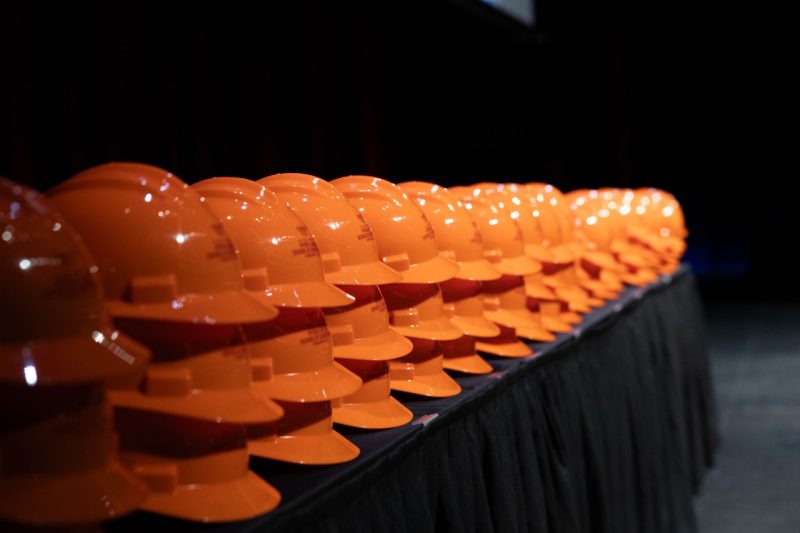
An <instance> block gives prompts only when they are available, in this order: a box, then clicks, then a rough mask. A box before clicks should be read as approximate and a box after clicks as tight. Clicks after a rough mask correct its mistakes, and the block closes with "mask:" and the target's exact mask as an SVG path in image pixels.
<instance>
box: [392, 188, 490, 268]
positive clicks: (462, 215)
mask: <svg viewBox="0 0 800 533" xmlns="http://www.w3.org/2000/svg"><path fill="white" fill-rule="evenodd" d="M398 187H399V188H400V189H401V190H402V191H403V192H404V193H405V194H406V195H407V196H408V197H409V198H411V199H412V200H414V201H415V202H416V203H417V205H418V206H419V208H420V209H422V212H423V213H425V217H426V218H427V219H428V220H429V221H430V223H431V225H432V226H433V229H434V231H435V233H436V242H437V244H438V245H439V253H440V254H441V255H443V256H445V257H447V258H449V259H452V260H454V261H456V262H457V263H458V273H457V274H456V276H455V277H456V278H460V279H468V280H473V281H481V280H490V279H498V278H499V277H500V275H501V274H500V272H498V271H497V270H496V269H495V268H494V267H493V266H492V264H491V263H490V262H489V261H487V260H486V258H485V257H484V255H483V237H481V233H480V231H478V226H477V225H476V224H475V221H474V220H473V219H472V216H471V215H470V214H469V212H467V210H466V209H465V208H464V206H463V205H462V204H461V201H460V200H458V198H456V197H455V196H453V195H452V194H450V193H449V192H448V191H447V189H445V188H443V187H439V186H438V185H434V184H433V183H426V182H422V181H408V182H405V183H401V184H399V185H398Z"/></svg>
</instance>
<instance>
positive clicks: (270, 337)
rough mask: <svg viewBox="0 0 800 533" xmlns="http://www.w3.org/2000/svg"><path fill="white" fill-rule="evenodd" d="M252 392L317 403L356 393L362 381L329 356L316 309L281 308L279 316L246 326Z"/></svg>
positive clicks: (322, 320) (327, 338) (329, 344)
mask: <svg viewBox="0 0 800 533" xmlns="http://www.w3.org/2000/svg"><path fill="white" fill-rule="evenodd" d="M244 332H245V335H246V336H247V339H248V341H249V344H248V347H249V349H250V353H251V356H252V358H251V364H252V367H253V383H252V387H253V390H254V391H255V392H256V393H257V394H259V395H261V396H263V397H266V398H272V399H274V400H279V401H282V402H298V403H303V402H321V401H326V400H331V399H335V398H342V397H344V396H348V395H350V394H353V393H354V392H356V391H357V390H358V389H359V387H360V386H361V380H360V379H359V378H358V376H356V375H355V374H353V373H352V372H350V371H349V370H347V369H346V368H344V367H343V366H342V365H340V364H339V363H337V362H335V361H334V360H333V345H332V342H331V334H330V331H329V330H328V327H327V325H326V323H325V317H324V316H323V314H322V310H321V309H319V308H292V307H282V308H281V309H280V314H279V315H278V318H276V319H274V320H272V321H270V322H265V323H263V324H258V325H256V324H249V325H246V326H244Z"/></svg>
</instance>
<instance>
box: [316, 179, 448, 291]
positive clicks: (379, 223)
mask: <svg viewBox="0 0 800 533" xmlns="http://www.w3.org/2000/svg"><path fill="white" fill-rule="evenodd" d="M331 183H332V184H333V185H334V186H335V187H336V188H337V189H339V191H341V192H342V194H344V196H345V198H347V200H348V201H349V202H350V203H351V204H353V206H355V208H356V209H358V211H359V212H360V213H361V215H362V216H363V217H364V219H365V220H366V221H367V224H369V227H370V228H371V229H372V234H373V235H374V236H375V242H376V243H377V245H378V254H379V255H380V258H381V260H382V261H383V262H384V263H385V264H387V265H389V266H390V267H392V268H393V269H395V270H396V271H398V272H399V273H400V274H401V276H402V277H403V278H402V280H401V281H400V283H438V282H440V281H444V280H447V279H450V278H452V277H454V276H455V275H456V274H457V273H458V264H457V263H456V262H455V261H452V260H450V259H447V258H445V257H442V256H441V255H439V249H438V246H437V244H436V234H435V233H434V230H433V227H432V226H431V224H430V222H428V219H427V218H426V217H425V215H424V214H423V212H422V211H421V210H420V209H419V207H417V204H416V203H415V202H413V201H412V200H410V199H409V198H408V197H407V196H406V195H404V194H403V192H402V191H401V190H400V189H398V188H397V187H396V186H395V185H393V184H391V183H389V182H388V181H386V180H383V179H380V178H374V177H371V176H347V177H344V178H339V179H336V180H333V181H332V182H331Z"/></svg>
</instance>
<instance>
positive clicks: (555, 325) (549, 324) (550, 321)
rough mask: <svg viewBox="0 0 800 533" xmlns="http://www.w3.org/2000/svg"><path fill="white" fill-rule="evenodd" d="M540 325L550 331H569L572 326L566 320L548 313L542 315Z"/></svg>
mask: <svg viewBox="0 0 800 533" xmlns="http://www.w3.org/2000/svg"><path fill="white" fill-rule="evenodd" d="M542 326H543V327H544V329H546V330H547V331H550V332H552V333H569V332H570V331H572V326H570V325H569V324H568V323H567V322H564V321H563V320H561V319H560V318H557V317H554V316H550V315H542Z"/></svg>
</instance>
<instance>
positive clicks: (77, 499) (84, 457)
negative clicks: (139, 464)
mask: <svg viewBox="0 0 800 533" xmlns="http://www.w3.org/2000/svg"><path fill="white" fill-rule="evenodd" d="M0 402H2V404H3V405H4V406H5V407H4V409H3V413H2V415H0V424H2V427H3V431H2V433H0V457H2V458H3V467H2V471H0V520H2V521H7V522H14V523H16V524H21V525H27V526H51V527H55V526H61V527H63V526H70V525H81V524H83V525H88V524H96V523H98V522H101V521H104V520H110V519H113V518H118V517H120V516H123V515H125V514H127V513H129V512H131V511H134V510H136V509H137V508H138V507H139V506H140V505H141V504H142V502H143V501H144V500H145V498H146V496H147V488H146V487H145V486H144V484H143V483H142V482H141V481H140V480H139V479H137V478H136V477H135V476H134V475H133V474H132V473H131V472H130V471H128V470H127V469H126V468H125V467H123V466H122V465H121V464H120V463H119V461H118V460H117V439H116V438H115V435H114V432H113V428H112V413H111V407H110V406H109V405H108V402H107V401H106V399H105V397H104V395H103V386H102V384H101V383H99V382H96V383H86V384H77V385H75V384H71V385H68V386H63V385H61V386H56V387H33V388H32V387H28V386H27V385H20V384H2V385H0Z"/></svg>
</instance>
